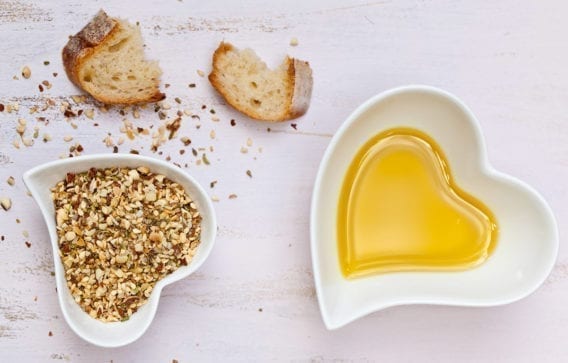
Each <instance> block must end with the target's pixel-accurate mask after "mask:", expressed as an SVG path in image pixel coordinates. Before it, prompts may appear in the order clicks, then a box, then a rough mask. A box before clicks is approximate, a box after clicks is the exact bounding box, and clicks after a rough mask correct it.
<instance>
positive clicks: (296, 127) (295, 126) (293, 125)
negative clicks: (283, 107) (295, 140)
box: [290, 124, 298, 130]
mask: <svg viewBox="0 0 568 363" xmlns="http://www.w3.org/2000/svg"><path fill="white" fill-rule="evenodd" d="M290 126H292V128H293V129H294V130H297V129H298V125H297V124H290Z"/></svg>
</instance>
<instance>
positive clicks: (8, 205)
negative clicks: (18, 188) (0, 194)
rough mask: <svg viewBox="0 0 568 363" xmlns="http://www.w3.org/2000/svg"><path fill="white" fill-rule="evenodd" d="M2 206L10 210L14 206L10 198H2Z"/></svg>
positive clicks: (0, 200) (0, 201) (0, 203)
mask: <svg viewBox="0 0 568 363" xmlns="http://www.w3.org/2000/svg"><path fill="white" fill-rule="evenodd" d="M0 206H2V209H4V210H5V211H8V210H9V209H10V208H12V200H11V199H10V198H0Z"/></svg>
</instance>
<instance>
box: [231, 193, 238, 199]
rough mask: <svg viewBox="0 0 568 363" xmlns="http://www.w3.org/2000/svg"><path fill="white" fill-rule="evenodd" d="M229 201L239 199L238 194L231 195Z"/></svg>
mask: <svg viewBox="0 0 568 363" xmlns="http://www.w3.org/2000/svg"><path fill="white" fill-rule="evenodd" d="M229 199H237V195H236V194H229Z"/></svg>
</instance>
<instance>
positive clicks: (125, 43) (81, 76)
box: [62, 10, 165, 104]
mask: <svg viewBox="0 0 568 363" xmlns="http://www.w3.org/2000/svg"><path fill="white" fill-rule="evenodd" d="M62 56H63V65H64V66H65V71H66V72H67V76H68V77H69V79H70V80H71V81H72V82H73V83H75V84H76V85H77V86H78V87H80V88H82V89H83V90H84V91H85V92H87V93H89V94H90V95H91V96H93V97H94V98H95V99H97V100H99V101H101V102H103V103H108V104H135V103H147V102H156V101H160V100H162V99H164V98H165V95H164V94H163V93H162V92H160V76H161V75H162V70H161V69H160V67H159V66H158V62H156V61H147V60H146V59H145V56H144V43H143V40H142V35H141V33H140V29H139V27H138V26H137V25H133V24H130V23H128V22H127V21H125V20H122V19H117V18H111V17H109V16H108V15H107V14H106V13H105V12H104V11H103V10H100V11H99V12H98V13H97V15H96V16H95V17H94V18H93V20H91V21H90V22H89V23H88V24H87V25H86V26H85V27H84V28H83V29H82V30H81V31H80V32H78V33H77V34H76V35H74V36H72V37H70V38H69V41H68V42H67V45H65V48H63V54H62Z"/></svg>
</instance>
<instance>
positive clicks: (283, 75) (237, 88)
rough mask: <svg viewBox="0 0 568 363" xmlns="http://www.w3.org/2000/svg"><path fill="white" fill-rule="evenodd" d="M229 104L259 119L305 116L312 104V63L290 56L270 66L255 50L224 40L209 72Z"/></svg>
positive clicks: (280, 119)
mask: <svg viewBox="0 0 568 363" xmlns="http://www.w3.org/2000/svg"><path fill="white" fill-rule="evenodd" d="M209 81H210V82H211V84H212V85H213V87H214V88H215V89H216V90H217V91H218V92H219V93H220V94H221V95H222V96H223V97H224V98H225V100H226V101H227V103H229V104H230V105H231V106H233V107H234V108H236V109H237V110H239V111H240V112H242V113H244V114H246V115H247V116H249V117H252V118H254V119H257V120H264V121H286V120H291V119H294V118H297V117H299V116H302V115H303V114H305V113H306V111H307V110H308V108H309V105H310V99H311V95H312V84H313V78H312V69H311V68H310V65H309V63H308V62H304V61H301V60H297V59H294V58H290V57H286V58H285V59H284V62H283V63H282V64H281V65H280V66H279V67H278V68H276V69H270V68H268V66H267V65H266V63H264V62H263V61H262V60H261V59H260V58H259V57H258V56H257V55H256V53H255V52H254V51H253V50H251V49H244V50H239V49H237V48H235V47H234V46H233V45H231V44H230V43H225V42H222V43H221V44H220V45H219V47H218V48H217V50H215V53H214V54H213V70H212V72H211V74H209Z"/></svg>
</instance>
